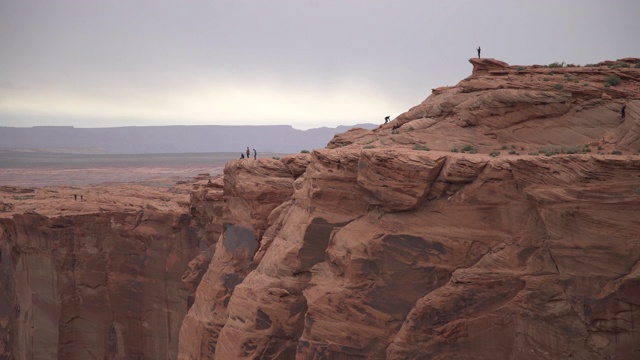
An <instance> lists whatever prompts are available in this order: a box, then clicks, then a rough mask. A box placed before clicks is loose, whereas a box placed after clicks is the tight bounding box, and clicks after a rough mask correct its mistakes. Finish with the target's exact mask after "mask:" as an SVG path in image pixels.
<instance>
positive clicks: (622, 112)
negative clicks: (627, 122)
mask: <svg viewBox="0 0 640 360" xmlns="http://www.w3.org/2000/svg"><path fill="white" fill-rule="evenodd" d="M625 110H627V105H622V110H620V115H622V119H623V120H624V112H625Z"/></svg>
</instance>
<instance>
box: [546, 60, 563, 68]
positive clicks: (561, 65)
mask: <svg viewBox="0 0 640 360" xmlns="http://www.w3.org/2000/svg"><path fill="white" fill-rule="evenodd" d="M563 66H564V61H563V62H561V63H559V62H552V63H551V64H549V67H550V68H561V67H563Z"/></svg>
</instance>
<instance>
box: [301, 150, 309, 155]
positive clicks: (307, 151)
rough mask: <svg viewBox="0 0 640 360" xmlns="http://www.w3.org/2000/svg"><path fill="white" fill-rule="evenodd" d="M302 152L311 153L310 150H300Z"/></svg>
mask: <svg viewBox="0 0 640 360" xmlns="http://www.w3.org/2000/svg"><path fill="white" fill-rule="evenodd" d="M300 154H309V150H300Z"/></svg>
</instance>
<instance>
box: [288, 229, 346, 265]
mask: <svg viewBox="0 0 640 360" xmlns="http://www.w3.org/2000/svg"><path fill="white" fill-rule="evenodd" d="M346 224H348V222H343V223H337V224H331V223H329V222H327V221H326V220H325V219H323V218H315V219H313V221H312V222H311V224H309V226H307V230H306V231H305V233H304V243H303V245H302V248H301V249H300V252H299V253H298V259H299V260H300V271H309V270H310V269H311V268H312V267H313V265H315V264H317V263H319V262H321V261H324V260H325V258H326V255H325V252H326V250H327V247H328V246H329V240H330V237H331V233H332V232H333V230H334V229H335V228H339V227H342V226H344V225H346Z"/></svg>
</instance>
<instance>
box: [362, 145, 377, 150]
mask: <svg viewBox="0 0 640 360" xmlns="http://www.w3.org/2000/svg"><path fill="white" fill-rule="evenodd" d="M373 148H375V146H374V145H365V146H364V147H363V149H373Z"/></svg>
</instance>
